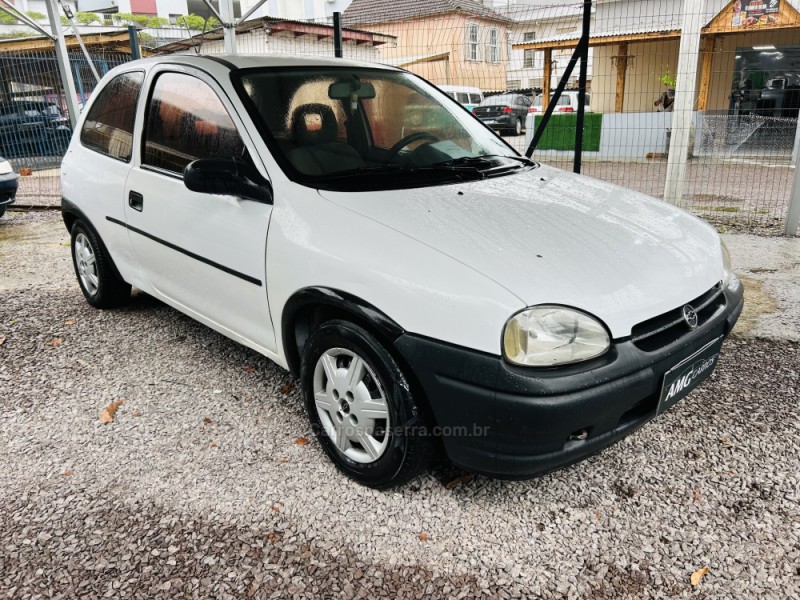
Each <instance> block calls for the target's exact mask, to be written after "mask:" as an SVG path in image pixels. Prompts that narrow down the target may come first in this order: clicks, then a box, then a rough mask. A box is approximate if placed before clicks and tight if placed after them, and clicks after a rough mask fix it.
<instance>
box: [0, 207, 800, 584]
mask: <svg viewBox="0 0 800 600" xmlns="http://www.w3.org/2000/svg"><path fill="white" fill-rule="evenodd" d="M10 216H11V218H10V219H2V220H0V339H1V338H2V337H5V341H4V343H2V345H0V406H1V407H2V408H1V409H0V594H2V593H5V594H6V595H7V596H9V597H14V598H18V597H19V598H22V597H25V598H28V597H75V596H80V595H82V596H87V597H103V596H108V597H126V598H128V597H141V598H158V597H164V598H166V597H203V598H207V597H218V598H223V597H235V598H243V597H255V598H267V597H273V596H274V597H292V596H297V597H342V598H349V597H378V596H389V597H473V596H479V595H493V596H495V597H498V598H506V597H534V596H538V597H545V598H562V597H570V598H575V597H589V598H621V597H629V598H633V597H637V598H638V597H660V598H673V597H690V596H691V597H699V598H711V597H730V598H734V597H738V598H740V597H770V598H798V597H800V527H799V526H798V523H800V510H798V502H799V501H800V475H799V474H800V458H799V457H800V452H798V450H800V418H798V417H799V415H798V390H800V375H799V374H798V373H799V372H800V345H798V344H797V343H793V342H790V341H785V342H774V341H769V340H763V339H754V338H733V339H731V340H730V341H729V342H728V343H727V345H726V347H725V350H724V353H723V355H722V358H721V360H720V364H719V368H718V370H717V372H716V373H715V375H714V377H713V379H712V380H711V381H710V382H708V384H707V385H705V386H703V387H702V388H701V389H700V390H698V391H696V392H694V393H693V394H692V395H691V396H690V397H688V398H687V399H685V400H684V401H682V402H681V403H680V404H679V405H678V406H676V407H675V408H674V409H673V410H671V411H670V412H668V413H667V414H665V415H663V416H661V417H660V418H659V419H657V420H656V421H654V422H652V423H650V424H649V425H648V426H647V427H645V428H644V429H642V430H640V431H639V432H637V433H635V434H634V435H632V436H630V437H628V438H626V439H625V440H623V441H622V442H620V443H619V444H617V445H616V446H614V447H612V448H610V449H608V450H607V451H605V452H603V453H601V454H600V455H597V456H595V457H593V458H591V459H589V460H588V461H585V462H583V463H581V464H579V465H576V466H574V467H571V468H569V469H566V470H563V471H559V472H556V473H553V474H551V475H548V476H545V477H542V478H540V479H537V480H533V481H527V482H503V481H495V480H491V479H487V478H483V477H475V478H469V477H463V474H462V473H459V472H455V471H454V470H452V469H449V468H446V467H442V468H439V469H437V470H435V471H434V472H432V473H430V474H427V475H425V476H424V477H422V478H420V479H418V480H417V481H415V482H412V483H411V484H409V485H407V486H405V487H404V488H401V489H399V490H396V491H390V492H375V491H372V490H369V489H367V488H363V487H360V486H358V485H356V484H353V483H351V482H350V481H349V480H347V479H346V478H344V477H343V476H341V475H340V474H339V473H338V472H337V471H336V470H335V469H334V467H333V466H332V465H331V464H330V463H329V462H328V461H327V460H326V459H325V457H324V455H323V453H322V450H321V448H320V447H319V446H318V444H317V443H316V442H315V441H314V440H313V439H311V436H310V433H309V429H308V426H307V423H306V417H305V414H304V411H303V407H302V404H301V400H300V396H299V394H298V391H297V389H296V387H295V384H296V382H293V381H292V380H291V378H290V377H289V375H288V374H287V373H286V372H284V371H282V370H280V369H279V368H277V367H275V366H273V365H272V364H271V363H269V362H268V361H267V360H266V359H264V358H262V357H260V356H258V355H256V354H255V353H253V352H251V351H249V350H247V349H245V348H243V347H241V346H238V345H237V344H235V343H234V342H232V341H229V340H227V339H226V338H224V337H222V336H220V335H218V334H216V333H214V332H212V331H210V330H209V329H207V328H205V327H203V326H202V325H199V324H197V323H195V322H193V321H192V320H191V319H189V318H187V317H185V316H183V315H181V314H180V313H178V312H176V311H174V310H172V309H170V308H168V307H166V306H164V305H163V304H161V303H159V302H157V301H155V300H153V299H151V298H149V297H147V296H145V295H141V294H139V295H136V296H134V298H133V301H132V303H131V306H130V307H128V308H126V309H122V310H117V311H109V312H101V311H96V310H94V309H91V308H90V307H89V306H88V305H87V304H86V303H85V302H84V300H83V298H82V296H81V295H80V292H79V290H78V287H77V285H76V284H75V283H74V281H73V277H74V276H73V274H72V272H71V265H70V263H69V256H68V251H69V249H68V248H67V246H66V245H65V243H66V241H67V239H66V234H65V232H64V231H63V230H62V228H60V225H59V223H58V219H59V217H58V216H57V215H53V214H41V213H38V214H33V213H28V214H26V213H10ZM118 400H124V403H123V404H122V405H121V406H120V408H119V410H118V411H117V413H116V415H115V417H114V422H113V423H111V424H106V425H104V424H101V423H100V422H99V420H98V416H99V415H100V413H101V411H102V410H103V408H104V407H106V406H107V405H108V404H109V403H111V402H115V401H118ZM301 437H308V438H309V439H311V442H310V443H309V444H307V445H298V444H296V443H295V440H297V439H298V438H301ZM703 567H707V568H708V570H709V571H708V574H707V575H706V576H705V577H704V578H703V580H702V582H701V583H700V584H699V585H697V586H693V585H692V584H691V583H690V576H691V575H692V573H693V572H695V571H696V570H698V569H701V568H703Z"/></svg>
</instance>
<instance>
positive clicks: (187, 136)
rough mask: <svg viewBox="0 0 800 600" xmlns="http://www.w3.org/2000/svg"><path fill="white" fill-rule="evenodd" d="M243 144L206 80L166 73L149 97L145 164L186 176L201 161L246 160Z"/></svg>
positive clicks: (161, 76)
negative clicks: (214, 159) (187, 170)
mask: <svg viewBox="0 0 800 600" xmlns="http://www.w3.org/2000/svg"><path fill="white" fill-rule="evenodd" d="M244 148H245V146H244V142H242V138H241V137H240V136H239V133H238V132H237V131H236V126H235V125H234V123H233V121H232V120H231V117H230V115H229V114H228V112H227V111H226V110H225V106H224V105H223V104H222V101H221V100H220V99H219V98H218V97H217V95H216V93H215V92H214V90H212V89H211V88H210V87H209V86H208V85H207V84H206V83H205V82H203V81H202V80H200V79H198V78H196V77H192V76H191V75H186V74H183V73H162V74H161V75H159V76H158V78H157V79H156V81H155V84H154V86H153V91H152V94H151V96H150V104H149V106H148V109H147V123H146V125H145V137H144V152H143V159H142V164H144V165H147V166H151V167H156V168H159V169H164V170H166V171H171V172H174V173H180V174H182V173H183V169H184V168H185V167H186V165H188V164H189V163H190V162H192V161H193V160H197V159H199V158H232V157H236V158H238V157H242V156H243V155H244Z"/></svg>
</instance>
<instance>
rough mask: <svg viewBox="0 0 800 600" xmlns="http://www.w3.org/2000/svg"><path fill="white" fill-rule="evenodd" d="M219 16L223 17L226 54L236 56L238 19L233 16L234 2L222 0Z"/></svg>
mask: <svg viewBox="0 0 800 600" xmlns="http://www.w3.org/2000/svg"><path fill="white" fill-rule="evenodd" d="M219 14H220V16H221V17H222V18H221V19H220V21H222V35H223V47H224V49H225V54H236V17H234V16H233V0H220V2H219Z"/></svg>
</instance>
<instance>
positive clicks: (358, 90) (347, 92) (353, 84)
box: [328, 81, 375, 100]
mask: <svg viewBox="0 0 800 600" xmlns="http://www.w3.org/2000/svg"><path fill="white" fill-rule="evenodd" d="M354 88H355V89H354ZM353 94H355V95H356V97H357V98H359V99H360V100H370V99H372V98H374V97H375V86H374V85H372V84H371V83H361V82H359V81H339V82H337V83H332V84H331V85H330V86H329V87H328V98H330V99H331V100H350V99H351V98H352V96H353Z"/></svg>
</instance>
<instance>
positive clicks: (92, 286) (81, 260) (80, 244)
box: [73, 233, 99, 296]
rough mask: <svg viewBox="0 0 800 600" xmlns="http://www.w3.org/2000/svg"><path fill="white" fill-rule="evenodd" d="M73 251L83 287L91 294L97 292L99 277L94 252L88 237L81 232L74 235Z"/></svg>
mask: <svg viewBox="0 0 800 600" xmlns="http://www.w3.org/2000/svg"><path fill="white" fill-rule="evenodd" d="M73 252H74V253H75V265H76V266H77V268H78V277H80V280H81V283H82V284H83V287H84V289H85V290H86V291H87V293H88V294H89V295H91V296H94V295H95V294H96V293H97V288H98V286H99V278H98V275H97V257H96V256H95V254H94V249H93V248H92V245H91V243H90V242H89V238H88V237H86V236H85V235H84V234H83V233H79V234H78V235H77V236H75V245H74V247H73Z"/></svg>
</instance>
